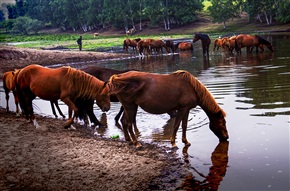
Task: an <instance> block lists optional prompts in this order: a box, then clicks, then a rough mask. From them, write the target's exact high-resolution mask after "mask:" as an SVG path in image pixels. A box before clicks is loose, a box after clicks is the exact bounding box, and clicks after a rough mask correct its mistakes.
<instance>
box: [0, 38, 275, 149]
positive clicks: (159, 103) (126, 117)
mask: <svg viewBox="0 0 290 191" xmlns="http://www.w3.org/2000/svg"><path fill="white" fill-rule="evenodd" d="M199 40H200V41H201V45H202V50H203V55H204V56H208V55H209V46H210V43H211V39H210V38H209V36H208V35H206V34H196V35H195V36H194V38H193V39H192V42H193V43H195V42H197V41H199ZM264 46H266V47H267V48H268V49H269V50H270V51H271V52H273V51H274V49H273V47H272V44H271V43H270V42H269V41H267V40H265V39H264V38H262V37H260V36H258V35H254V36H251V35H237V36H234V37H224V38H221V39H215V40H214V50H215V49H216V48H217V49H219V48H223V51H226V50H228V51H229V52H232V51H233V50H234V49H235V50H236V52H237V53H241V49H242V48H243V47H246V48H247V52H252V50H253V49H254V48H256V51H258V48H260V49H261V51H264ZM129 47H133V51H134V52H136V53H137V52H139V54H144V53H147V54H151V53H152V52H155V53H157V54H159V53H162V54H163V50H162V49H165V50H166V51H167V52H168V53H170V52H172V53H174V52H175V51H177V50H179V51H193V46H192V43H191V42H179V43H176V44H174V42H173V40H167V41H165V42H164V41H162V40H154V39H144V40H141V39H140V38H136V39H133V40H131V39H129V38H127V39H125V40H124V50H125V51H126V52H128V48H129ZM3 87H4V90H5V94H6V96H5V98H6V100H7V102H6V104H7V106H6V110H7V112H9V104H8V100H9V92H10V91H12V93H13V95H14V100H15V104H16V115H17V116H20V108H21V110H22V113H23V114H24V115H25V117H26V119H27V120H28V121H30V122H33V125H34V126H35V127H36V128H39V127H40V125H39V124H38V122H37V121H36V118H35V116H34V112H33V105H32V101H33V100H34V99H35V98H36V97H39V98H41V99H43V100H48V101H50V103H51V107H52V111H53V114H54V115H55V117H57V114H56V112H55V108H54V107H56V108H57V109H58V112H59V114H60V115H61V116H62V117H63V118H65V116H64V115H63V113H62V112H61V110H60V109H59V106H58V100H61V101H63V102H64V103H65V104H66V105H67V106H68V109H69V112H68V113H69V115H68V119H67V121H66V122H65V124H64V127H65V128H69V127H71V125H72V124H73V123H74V121H75V119H77V118H79V119H81V120H86V119H87V118H89V120H90V122H91V123H94V125H96V126H100V127H101V126H104V125H105V124H102V123H101V122H100V121H99V120H98V119H97V117H96V116H95V114H94V111H93V107H94V103H96V104H97V105H98V107H99V108H100V109H101V110H102V111H103V112H106V111H108V110H109V109H110V102H120V103H121V108H120V111H119V113H118V114H117V116H115V122H116V124H117V123H118V122H119V120H120V121H121V123H122V127H123V132H124V136H125V139H126V140H127V141H132V142H133V143H134V145H135V146H136V147H140V146H141V144H140V143H139V142H138V141H137V138H136V135H135V133H134V131H133V126H134V129H135V128H137V124H136V115H137V109H138V107H141V108H142V109H143V110H144V111H146V112H148V113H152V114H162V113H168V114H169V115H170V117H175V122H174V126H173V133H172V136H171V139H170V141H171V144H172V146H173V147H175V146H176V143H175V139H176V133H177V130H178V128H179V126H180V124H181V126H182V142H183V143H184V144H185V145H186V146H189V145H190V143H189V142H188V140H187V138H186V129H187V122H188V116H189V111H190V110H191V109H192V108H195V107H196V106H200V107H201V108H202V109H203V110H204V111H205V113H206V114H207V116H208V118H209V121H210V122H209V128H210V130H211V131H212V132H213V133H214V134H215V135H216V136H217V137H218V138H219V139H220V140H227V139H228V138H229V135H228V131H227V128H226V121H225V116H226V114H225V112H224V111H223V110H222V109H221V107H220V106H219V105H218V103H217V102H216V101H215V99H214V98H213V96H212V95H211V93H210V92H209V91H208V90H207V88H206V87H205V86H204V85H203V84H202V83H201V82H200V81H199V80H198V79H197V78H195V77H194V76H193V75H192V74H190V73H189V72H187V71H185V70H178V71H176V72H173V73H171V74H153V73H148V72H141V71H133V70H123V71H120V70H113V69H108V68H102V67H97V66H90V67H87V68H83V69H81V70H79V69H75V68H71V67H58V68H46V67H43V66H40V65H35V64H31V65H28V66H26V67H24V68H22V69H17V70H15V71H9V72H6V73H5V74H4V75H3ZM18 104H19V105H20V108H19V106H18Z"/></svg>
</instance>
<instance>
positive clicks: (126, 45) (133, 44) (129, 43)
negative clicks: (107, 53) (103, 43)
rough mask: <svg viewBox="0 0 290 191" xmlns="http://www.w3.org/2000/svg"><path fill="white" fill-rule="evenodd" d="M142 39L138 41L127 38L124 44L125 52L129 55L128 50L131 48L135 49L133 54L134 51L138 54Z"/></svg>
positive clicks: (137, 39)
mask: <svg viewBox="0 0 290 191" xmlns="http://www.w3.org/2000/svg"><path fill="white" fill-rule="evenodd" d="M140 40H141V39H140V38H136V39H133V40H131V39H129V38H126V39H125V40H124V43H123V50H125V51H126V52H127V53H128V48H129V46H130V47H132V48H133V52H134V50H135V51H136V53H137V48H136V47H137V43H138V42H139V41H140Z"/></svg>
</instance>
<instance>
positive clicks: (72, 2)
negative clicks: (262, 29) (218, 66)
mask: <svg viewBox="0 0 290 191" xmlns="http://www.w3.org/2000/svg"><path fill="white" fill-rule="evenodd" d="M204 4H208V5H209V6H208V7H207V9H206V10H205V11H208V12H209V15H210V16H211V19H212V21H213V22H218V23H223V25H224V28H226V22H227V21H228V20H229V19H231V18H235V17H239V15H240V13H241V12H246V13H248V15H249V22H253V21H256V20H258V21H260V22H266V23H267V24H268V25H271V24H272V23H273V21H276V22H279V23H287V22H290V11H289V10H290V1H289V0H263V1H260V0H81V1H80V0H50V1H47V0H16V3H15V5H7V10H8V20H5V18H4V14H3V12H2V11H0V22H1V23H2V25H1V26H2V28H3V27H5V28H6V29H14V30H16V31H17V30H18V31H20V32H22V33H28V32H29V31H35V32H37V31H38V30H40V29H41V28H42V27H44V26H52V27H61V28H62V29H63V30H67V29H73V30H78V29H81V30H83V31H84V32H87V31H90V30H93V29H101V28H106V27H108V26H114V27H117V28H123V29H124V30H125V31H127V30H128V29H130V28H135V29H137V30H142V29H143V28H144V27H146V26H156V25H160V24H162V25H163V26H164V30H170V28H171V27H172V26H180V25H184V24H187V23H191V22H194V21H195V20H196V19H197V13H198V12H199V11H202V10H204V9H205V8H204Z"/></svg>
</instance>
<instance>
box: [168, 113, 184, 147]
mask: <svg viewBox="0 0 290 191" xmlns="http://www.w3.org/2000/svg"><path fill="white" fill-rule="evenodd" d="M186 111H187V110H185V109H180V110H178V111H177V115H176V119H175V123H174V126H173V132H172V136H171V139H170V142H171V144H172V147H176V143H175V138H176V133H177V130H178V127H179V125H180V122H181V120H182V119H183V118H184V115H186Z"/></svg>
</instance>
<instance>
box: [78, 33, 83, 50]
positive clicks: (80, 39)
mask: <svg viewBox="0 0 290 191" xmlns="http://www.w3.org/2000/svg"><path fill="white" fill-rule="evenodd" d="M77 43H78V45H79V49H80V51H82V44H83V43H82V36H80V38H78V40H77Z"/></svg>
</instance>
